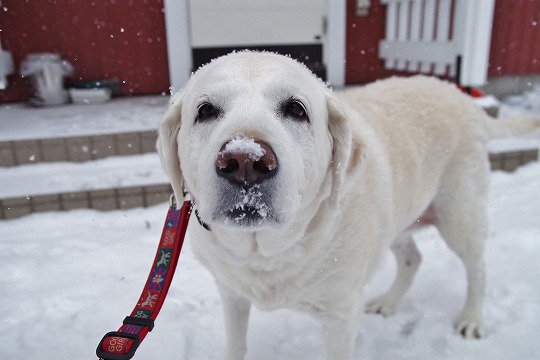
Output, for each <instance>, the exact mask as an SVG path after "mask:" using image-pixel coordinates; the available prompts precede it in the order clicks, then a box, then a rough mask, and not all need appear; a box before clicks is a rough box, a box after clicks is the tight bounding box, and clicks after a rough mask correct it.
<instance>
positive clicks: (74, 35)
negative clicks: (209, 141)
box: [0, 0, 540, 103]
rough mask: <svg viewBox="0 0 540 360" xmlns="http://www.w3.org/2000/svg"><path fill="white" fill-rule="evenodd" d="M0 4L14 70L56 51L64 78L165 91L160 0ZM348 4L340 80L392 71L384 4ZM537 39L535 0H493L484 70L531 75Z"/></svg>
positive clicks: (20, 91)
mask: <svg viewBox="0 0 540 360" xmlns="http://www.w3.org/2000/svg"><path fill="white" fill-rule="evenodd" d="M2 7H3V8H2V9H0V30H1V32H0V36H1V38H2V46H3V48H5V49H7V50H9V51H11V52H12V54H13V56H14V60H15V64H16V67H17V69H19V67H20V62H21V60H22V59H23V58H24V57H25V56H26V55H27V54H29V53H36V52H57V53H59V54H61V55H62V56H63V57H64V58H65V59H67V60H68V61H70V62H71V63H72V64H73V65H74V66H75V74H74V76H73V77H72V78H70V79H68V82H71V83H73V82H76V81H78V80H101V79H108V78H118V79H119V80H120V81H121V86H122V90H123V92H124V94H128V95H129V94H133V95H138V94H154V93H161V92H166V91H168V87H169V74H168V65H167V47H166V39H165V36H166V35H165V19H164V14H163V0H27V1H22V0H2ZM355 7H356V0H347V49H346V60H347V64H346V82H347V83H348V84H354V83H366V82H370V81H374V80H376V79H380V78H384V77H388V76H390V75H392V74H399V73H397V72H390V71H387V70H385V69H384V68H383V64H382V61H381V60H380V59H379V57H378V47H379V40H380V39H382V38H383V37H384V22H385V17H386V7H385V6H382V5H381V4H380V0H372V6H371V10H370V14H369V16H368V17H358V16H356V14H355V12H356V10H355ZM4 9H5V10H4ZM538 44H540V1H538V0H496V3H495V17H494V23H493V35H492V45H491V54H490V67H489V76H501V75H521V74H539V73H540V46H539V45H538ZM402 74H403V73H402ZM9 84H10V85H9V87H8V88H7V89H6V90H0V103H2V102H8V101H19V100H25V99H27V98H28V97H29V96H30V86H29V84H28V81H27V79H22V78H20V77H18V76H17V75H14V76H10V78H9Z"/></svg>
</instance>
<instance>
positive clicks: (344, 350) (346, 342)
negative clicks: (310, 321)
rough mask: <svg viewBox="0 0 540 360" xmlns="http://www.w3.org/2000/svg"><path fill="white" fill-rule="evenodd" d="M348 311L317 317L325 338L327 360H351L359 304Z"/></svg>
mask: <svg viewBox="0 0 540 360" xmlns="http://www.w3.org/2000/svg"><path fill="white" fill-rule="evenodd" d="M349 310H350V311H343V309H340V312H339V314H332V315H330V314H328V315H319V316H317V318H318V319H319V321H320V322H321V324H322V326H323V330H324V335H325V337H326V352H327V357H326V358H327V360H352V359H353V357H354V350H355V344H356V335H357V334H358V326H359V323H360V316H361V314H362V311H361V306H360V304H358V303H357V304H355V305H353V306H351V307H350V309H349Z"/></svg>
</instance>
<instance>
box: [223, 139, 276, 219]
mask: <svg viewBox="0 0 540 360" xmlns="http://www.w3.org/2000/svg"><path fill="white" fill-rule="evenodd" d="M215 169H216V173H217V175H218V177H219V178H221V179H222V182H221V184H220V186H219V187H220V188H219V191H220V194H221V199H220V206H219V208H218V209H217V211H216V213H215V217H221V216H225V217H226V219H227V221H228V222H229V223H230V224H231V225H239V226H257V225H261V224H263V223H264V222H266V221H267V220H271V219H273V220H276V216H275V212H274V210H273V207H272V193H273V192H274V186H273V181H272V178H274V177H275V176H276V174H277V173H278V171H279V165H278V159H277V156H276V154H275V152H274V150H273V149H272V148H271V147H270V145H268V144H267V143H265V142H263V141H259V140H254V139H252V138H247V137H241V136H237V137H235V138H234V139H232V140H230V141H228V142H227V143H225V144H224V145H223V146H222V147H221V150H220V151H219V153H218V155H217V158H216V162H215Z"/></svg>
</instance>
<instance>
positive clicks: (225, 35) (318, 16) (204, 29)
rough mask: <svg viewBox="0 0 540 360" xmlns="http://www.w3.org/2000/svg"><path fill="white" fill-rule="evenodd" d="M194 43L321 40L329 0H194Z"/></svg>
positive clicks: (191, 5)
mask: <svg viewBox="0 0 540 360" xmlns="http://www.w3.org/2000/svg"><path fill="white" fill-rule="evenodd" d="M189 13H190V21H191V46H192V47H194V48H205V47H238V46H258V45H291V44H319V43H321V40H322V37H323V35H324V30H325V29H324V18H325V16H326V0H272V1H269V0H190V1H189Z"/></svg>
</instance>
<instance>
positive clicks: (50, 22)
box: [0, 0, 169, 103]
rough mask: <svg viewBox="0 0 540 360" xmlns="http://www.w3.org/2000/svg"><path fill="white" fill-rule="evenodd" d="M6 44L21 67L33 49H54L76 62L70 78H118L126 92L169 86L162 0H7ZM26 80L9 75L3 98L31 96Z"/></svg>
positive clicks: (2, 16)
mask: <svg viewBox="0 0 540 360" xmlns="http://www.w3.org/2000/svg"><path fill="white" fill-rule="evenodd" d="M2 7H3V8H4V9H5V10H3V9H0V29H1V32H0V35H1V37H2V47H3V48H4V49H6V50H9V51H11V52H12V54H13V57H14V61H15V65H16V67H17V70H18V69H19V67H20V62H21V60H22V59H23V58H24V57H25V56H26V55H27V54H30V53H36V52H55V53H59V54H61V55H62V57H63V58H65V59H66V60H68V61H69V62H70V63H71V64H72V65H73V66H74V67H75V73H74V75H73V77H72V78H71V79H68V82H76V81H78V80H102V79H110V78H117V79H119V80H120V83H121V87H122V90H123V93H124V94H128V95H129V94H133V95H136V94H150V93H161V92H164V91H168V87H169V74H168V64H167V46H166V38H165V16H164V13H163V0H29V1H21V0H2ZM29 95H30V86H29V84H28V81H27V79H22V78H20V77H18V75H17V76H10V77H9V87H8V88H7V89H6V90H0V103H1V102H7V101H18V100H24V99H27V98H28V96H29Z"/></svg>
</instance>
